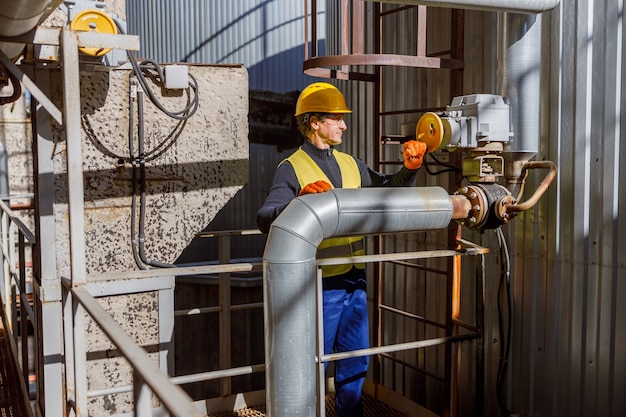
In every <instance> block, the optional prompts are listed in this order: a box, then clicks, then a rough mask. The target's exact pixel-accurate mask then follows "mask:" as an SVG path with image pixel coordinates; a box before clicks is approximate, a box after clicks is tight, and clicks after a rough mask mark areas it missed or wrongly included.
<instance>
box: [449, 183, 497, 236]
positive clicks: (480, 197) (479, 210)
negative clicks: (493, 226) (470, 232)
mask: <svg viewBox="0 0 626 417" xmlns="http://www.w3.org/2000/svg"><path fill="white" fill-rule="evenodd" d="M454 194H455V195H462V196H464V197H465V198H467V199H468V200H469V202H470V205H471V208H470V210H469V213H468V215H467V217H466V218H465V219H460V220H458V222H459V223H460V224H461V226H465V227H469V228H470V229H477V228H479V227H480V225H481V224H482V223H483V222H484V221H485V218H486V217H487V211H488V209H489V205H488V204H487V197H486V196H485V193H484V192H483V190H482V189H480V188H479V187H477V186H475V185H468V186H465V187H461V188H459V189H458V190H457V191H456V192H455V193H454Z"/></svg>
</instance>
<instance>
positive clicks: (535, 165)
mask: <svg viewBox="0 0 626 417" xmlns="http://www.w3.org/2000/svg"><path fill="white" fill-rule="evenodd" d="M540 168H545V169H549V170H550V171H549V172H548V173H547V174H546V177H545V178H544V179H543V181H541V183H540V184H539V185H538V186H537V189H536V190H535V192H534V193H533V195H531V196H530V198H529V199H528V200H526V201H524V202H523V203H517V204H511V205H509V206H508V207H507V209H506V211H507V212H508V213H513V212H520V211H526V210H528V209H529V208H531V207H533V206H534V205H535V204H537V202H538V201H539V199H540V198H541V196H542V195H543V193H545V192H546V190H547V189H548V187H549V186H550V184H551V183H552V181H553V180H554V178H556V174H557V167H556V164H555V163H554V162H552V161H530V162H527V163H526V164H524V169H525V170H526V169H540Z"/></svg>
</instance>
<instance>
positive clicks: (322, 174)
mask: <svg viewBox="0 0 626 417" xmlns="http://www.w3.org/2000/svg"><path fill="white" fill-rule="evenodd" d="M351 112H352V111H351V110H350V109H349V108H348V107H347V105H346V102H345V99H344V96H343V94H342V93H341V92H340V91H339V90H338V89H337V88H336V87H335V86H333V85H332V84H328V83H322V82H317V83H313V84H311V85H309V86H308V87H306V88H305V89H304V90H303V91H302V93H301V94H300V96H299V97H298V101H297V103H296V113H295V116H296V119H297V122H298V127H299V129H300V132H302V134H303V135H304V137H305V138H306V140H305V141H304V144H303V145H302V146H301V147H300V148H299V149H298V150H297V151H295V152H294V153H293V154H292V155H291V156H289V157H288V158H287V159H285V160H284V161H282V162H281V163H280V164H279V166H278V168H277V170H276V174H275V176H274V181H273V184H272V187H271V188H270V191H269V193H268V196H267V199H266V200H265V203H264V204H263V207H261V208H260V209H259V211H258V213H257V224H258V226H259V229H261V231H262V232H263V233H267V232H268V231H269V228H270V225H271V223H272V222H273V221H274V219H276V217H278V215H279V214H280V213H281V212H282V211H283V209H284V208H285V207H286V206H287V205H288V204H289V202H290V201H291V200H293V199H294V198H296V197H299V196H301V195H304V194H314V193H322V192H325V191H328V190H330V189H331V188H333V187H334V188H360V187H383V186H412V185H414V184H415V179H416V177H417V169H418V168H419V167H420V166H421V165H422V160H423V156H424V152H425V151H426V145H425V144H424V143H421V142H417V141H414V140H413V141H409V142H406V143H405V144H404V146H403V155H404V166H403V167H402V168H401V169H400V171H399V172H398V173H396V174H395V175H383V174H381V173H378V172H375V171H373V170H371V169H369V167H368V166H367V165H366V164H365V163H364V162H363V161H361V160H359V159H357V158H355V157H353V156H351V155H348V154H345V153H343V152H339V151H338V150H336V149H335V148H334V147H335V146H336V145H339V144H341V142H342V138H341V137H342V134H343V132H344V131H345V130H346V129H347V128H348V127H347V126H346V123H345V121H344V118H343V117H344V114H345V113H351ZM364 253H365V251H364V247H363V238H362V237H350V238H333V239H327V240H325V241H323V242H322V243H321V244H320V246H319V248H318V257H320V258H321V257H332V256H354V255H362V254H364ZM364 268H365V266H364V265H363V264H354V265H352V264H350V265H339V266H329V267H323V268H322V275H323V277H324V278H323V281H322V283H323V289H324V291H323V308H324V311H323V316H324V353H325V354H328V353H331V352H332V351H335V352H345V351H351V350H356V349H364V348H367V347H369V337H368V334H369V331H368V322H367V297H366V294H365V289H366V281H365V269H364ZM368 362H369V357H367V356H364V357H359V358H349V359H343V360H340V361H338V362H337V363H336V367H335V389H336V406H335V407H336V412H337V415H338V416H339V417H357V416H358V417H361V416H363V404H362V392H361V389H362V386H363V381H364V378H365V374H366V372H367V366H368Z"/></svg>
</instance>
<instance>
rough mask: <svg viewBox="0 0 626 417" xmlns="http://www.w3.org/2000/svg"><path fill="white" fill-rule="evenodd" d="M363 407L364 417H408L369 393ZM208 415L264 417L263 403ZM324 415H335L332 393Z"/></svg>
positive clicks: (327, 401) (332, 416)
mask: <svg viewBox="0 0 626 417" xmlns="http://www.w3.org/2000/svg"><path fill="white" fill-rule="evenodd" d="M363 409H364V410H363V411H364V412H363V416H364V417H408V416H407V415H406V414H404V413H401V412H399V411H397V410H394V409H393V408H391V407H389V406H388V405H387V404H385V403H382V402H380V401H376V400H375V399H374V398H373V397H371V396H369V395H364V396H363ZM208 417H266V415H265V405H261V406H257V407H250V408H243V409H241V410H237V411H228V412H223V413H218V414H211V415H210V416H208ZM326 417H337V415H336V414H335V396H334V395H333V394H328V395H327V396H326Z"/></svg>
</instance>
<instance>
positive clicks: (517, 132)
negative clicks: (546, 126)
mask: <svg viewBox="0 0 626 417" xmlns="http://www.w3.org/2000/svg"><path fill="white" fill-rule="evenodd" d="M497 33H498V35H497V42H498V90H499V94H501V95H502V96H504V97H506V98H507V99H508V101H509V104H510V109H511V130H512V132H513V133H514V137H513V138H512V140H510V141H509V142H508V143H507V144H506V145H505V147H504V157H505V159H506V161H507V163H508V165H507V169H506V171H507V180H508V181H509V182H510V183H511V184H515V183H517V182H516V170H515V169H514V166H511V165H512V164H515V163H517V162H518V161H523V162H525V161H528V160H530V159H531V158H533V157H534V156H535V155H536V154H537V152H538V151H539V136H540V131H539V125H540V123H539V122H540V121H539V116H540V113H539V109H540V108H541V102H540V97H541V90H540V82H541V15H521V14H514V13H500V14H499V16H498V31H497Z"/></svg>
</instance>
